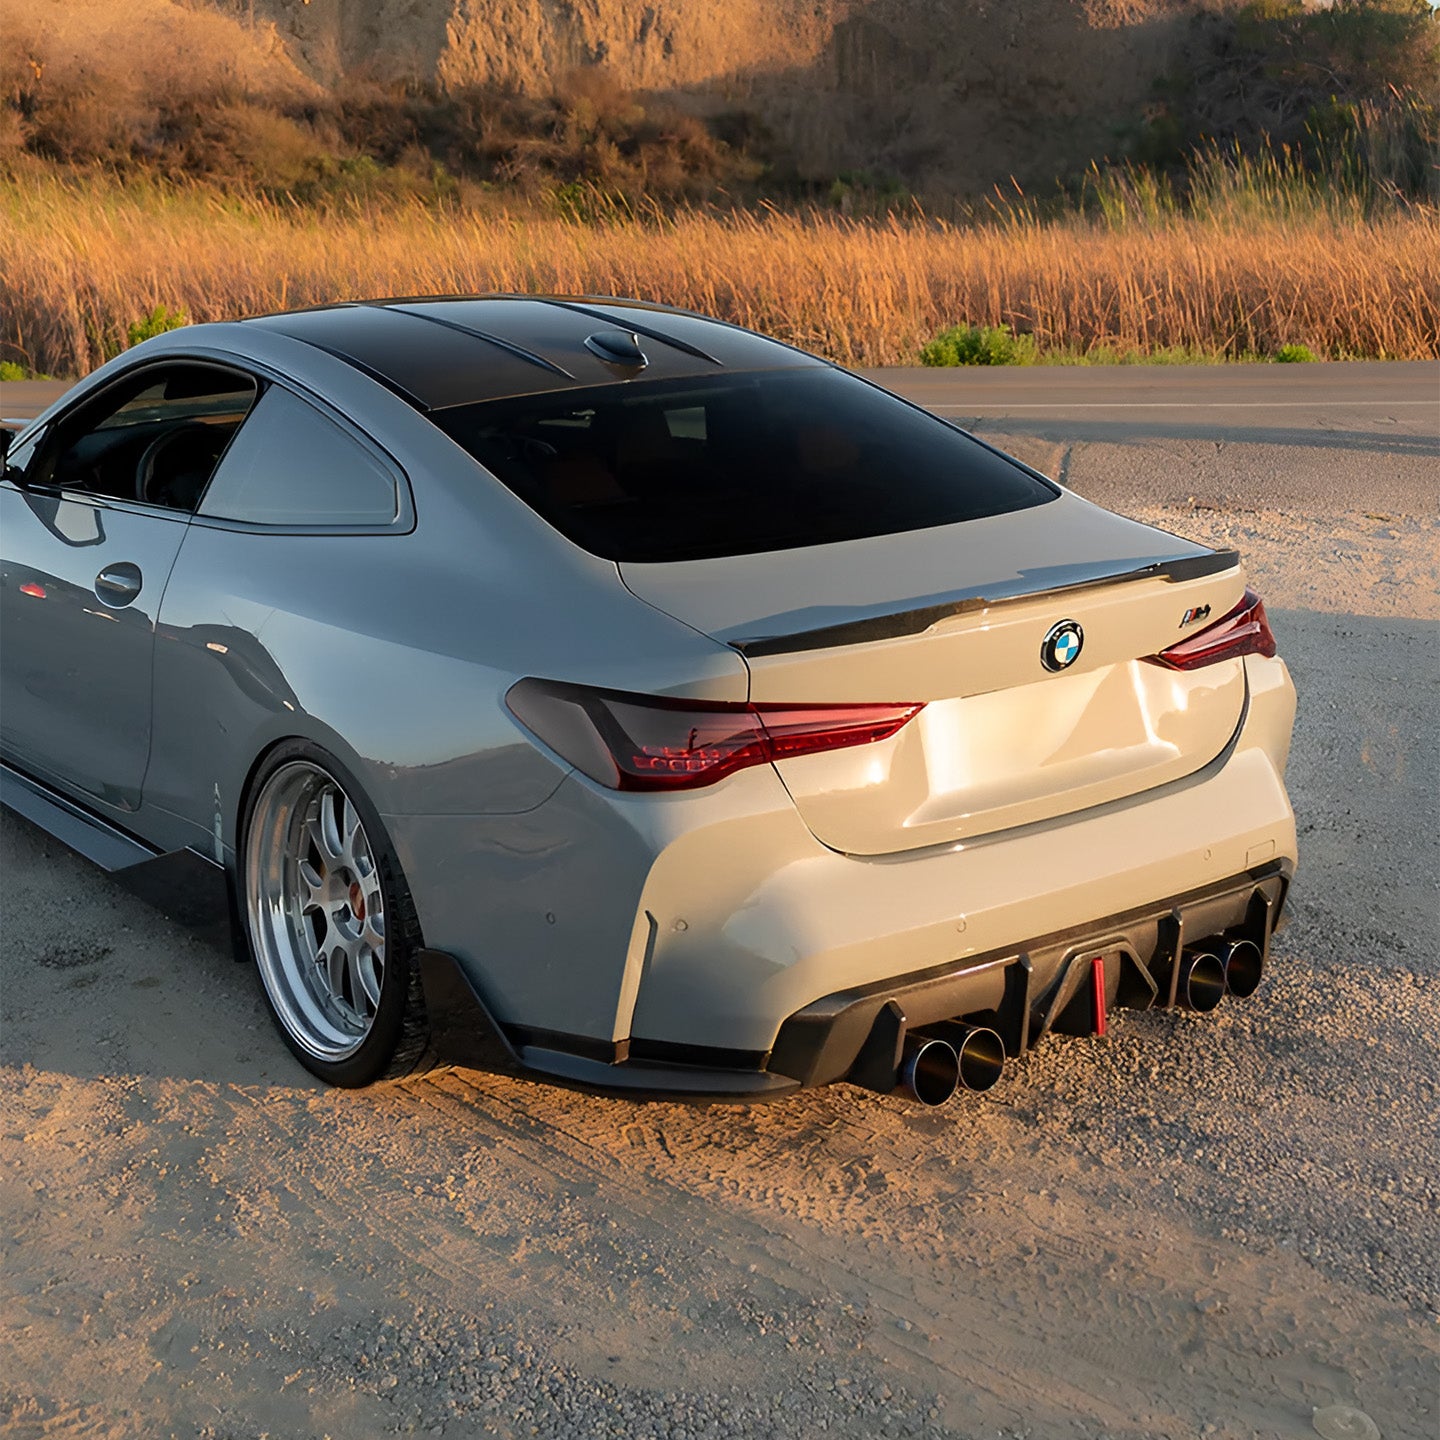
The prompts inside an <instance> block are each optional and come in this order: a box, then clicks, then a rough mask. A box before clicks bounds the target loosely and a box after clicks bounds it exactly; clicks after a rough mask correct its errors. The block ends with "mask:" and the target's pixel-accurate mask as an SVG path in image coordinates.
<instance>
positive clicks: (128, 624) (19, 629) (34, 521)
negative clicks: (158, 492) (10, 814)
mask: <svg viewBox="0 0 1440 1440" xmlns="http://www.w3.org/2000/svg"><path fill="white" fill-rule="evenodd" d="M0 531H3V534H4V537H5V539H4V575H3V577H0V626H3V628H4V635H5V641H4V649H5V671H6V684H5V699H4V705H3V707H0V714H3V721H0V725H3V735H4V746H5V749H6V751H7V752H8V753H9V754H11V755H13V756H14V757H15V759H16V760H18V761H19V762H20V763H22V764H23V765H25V766H26V767H27V768H29V769H31V770H33V771H34V772H36V773H37V774H40V775H42V776H45V777H49V778H55V779H59V780H61V781H63V782H64V783H67V784H69V785H72V786H73V787H75V788H76V789H77V790H78V791H79V792H81V793H82V794H84V795H85V796H87V797H89V798H90V799H91V800H94V801H97V802H99V803H101V804H104V805H106V806H109V807H113V808H115V809H118V810H123V811H133V810H136V809H138V808H139V806H140V803H141V795H142V790H143V785H144V779H145V769H146V764H147V762H148V759H149V754H150V681H151V669H152V665H153V654H154V644H155V624H156V619H157V616H158V614H159V611H160V606H161V599H162V597H163V596H164V593H165V586H166V583H167V581H168V580H169V577H170V570H171V567H172V565H173V564H174V562H175V557H176V555H177V554H178V553H179V550H180V545H181V541H182V540H183V539H184V536H185V522H184V517H183V516H180V517H177V516H171V515H164V514H157V513H155V512H154V511H147V510H146V509H144V508H143V507H138V506H136V507H131V506H126V505H123V504H107V503H103V502H101V501H98V500H94V499H90V498H87V497H79V496H72V495H69V494H61V495H54V494H50V495H40V494H30V493H26V492H24V491H20V490H17V489H15V488H14V487H13V486H9V485H4V486H0ZM106 573H111V574H116V575H121V576H130V577H133V582H134V583H135V584H136V585H138V590H137V591H136V593H135V595H134V597H133V598H132V599H124V598H123V597H120V598H117V597H116V596H115V595H113V594H109V593H106V591H105V590H104V587H103V582H101V581H100V577H101V575H102V574H106ZM97 587H98V588H97Z"/></svg>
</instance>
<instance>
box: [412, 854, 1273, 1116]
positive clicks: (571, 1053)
mask: <svg viewBox="0 0 1440 1440" xmlns="http://www.w3.org/2000/svg"><path fill="white" fill-rule="evenodd" d="M1293 872H1294V866H1293V864H1291V862H1289V861H1288V860H1286V861H1272V862H1271V863H1269V864H1267V865H1264V866H1260V867H1258V868H1257V869H1255V870H1254V871H1251V872H1247V873H1246V874H1243V875H1237V876H1233V877H1231V878H1229V879H1228V880H1225V881H1222V882H1221V883H1219V884H1218V885H1214V886H1209V887H1206V888H1204V889H1201V890H1198V891H1195V892H1192V893H1190V894H1187V895H1180V896H1176V897H1174V898H1173V899H1172V900H1167V901H1164V902H1161V903H1159V904H1155V905H1149V906H1142V907H1139V908H1137V909H1135V910H1132V911H1130V912H1128V913H1126V914H1122V915H1111V916H1106V917H1104V918H1103V919H1100V920H1097V921H1095V922H1092V923H1091V924H1090V925H1088V926H1085V927H1082V928H1081V929H1078V930H1075V931H1069V932H1060V933H1056V934H1051V935H1044V936H1039V937H1037V938H1036V939H1034V940H1030V941H1027V942H1025V943H1024V944H1022V945H1018V946H1012V947H1010V948H1008V949H1005V950H1001V951H997V952H995V953H993V954H985V955H977V956H971V957H968V958H966V959H964V960H957V961H954V962H951V963H948V964H945V965H940V966H937V967H935V968H934V969H931V970H924V971H919V972H916V973H914V974H909V975H900V976H895V977H893V978H889V979H885V980H880V981H874V982H872V983H870V984H868V985H862V986H858V987H855V988H853V989H850V990H842V991H838V992H836V993H834V994H831V995H826V996H823V997H822V998H821V999H819V1000H815V1001H812V1002H811V1003H810V1004H809V1005H806V1006H805V1007H804V1008H803V1009H801V1010H799V1011H797V1012H796V1013H795V1014H793V1015H791V1016H789V1017H788V1018H787V1019H786V1020H785V1021H784V1023H783V1024H782V1025H781V1026H780V1030H779V1034H778V1035H777V1037H776V1040H775V1044H774V1045H773V1047H771V1049H769V1050H768V1051H746V1050H727V1049H722V1048H720V1047H717V1046H713V1045H686V1044H677V1043H674V1042H660V1041H646V1040H638V1041H637V1040H633V1039H632V1040H629V1041H622V1042H612V1043H609V1044H606V1043H604V1042H597V1041H587V1040H584V1039H583V1037H579V1036H565V1035H557V1034H554V1033H553V1032H547V1031H537V1030H534V1029H531V1028H528V1027H525V1026H506V1025H502V1024H500V1023H498V1022H497V1021H495V1019H494V1018H493V1017H492V1016H491V1015H490V1014H489V1013H488V1011H487V1010H486V1009H485V1007H484V1003H483V1001H481V1000H480V998H479V996H478V995H477V994H476V993H475V992H474V990H473V988H471V987H468V986H467V985H466V984H465V983H464V971H463V970H462V969H461V968H460V967H459V966H458V965H457V964H456V963H455V962H454V960H453V958H452V957H449V956H447V955H444V954H443V953H441V952H436V951H427V952H425V953H424V957H423V961H422V964H423V974H424V978H425V990H426V999H427V1003H428V1004H429V1006H430V1008H431V1011H432V1013H436V1012H441V1013H443V1014H444V1015H445V1017H446V1026H447V1028H445V1029H443V1030H442V1032H441V1035H440V1039H439V1044H440V1048H441V1050H442V1052H443V1053H444V1055H445V1058H446V1059H447V1060H449V1061H450V1062H451V1063H465V1062H466V1061H467V1060H469V1061H470V1062H471V1063H482V1064H483V1063H485V1060H486V1058H487V1057H486V1056H485V1055H484V1054H483V1052H481V1051H480V1050H477V1049H476V1041H477V1039H480V1040H481V1043H482V1044H483V1043H484V1040H485V1039H490V1038H493V1039H498V1040H499V1041H500V1043H501V1044H502V1045H503V1047H504V1048H505V1050H507V1051H508V1052H509V1055H510V1057H511V1058H512V1059H513V1060H514V1061H515V1062H517V1063H518V1064H519V1065H521V1066H522V1067H524V1068H525V1069H528V1070H534V1071H537V1072H539V1073H541V1074H544V1075H546V1076H548V1077H549V1078H551V1079H554V1080H559V1081H562V1082H565V1083H569V1084H574V1085H580V1086H584V1087H586V1088H587V1089H602V1090H613V1091H619V1092H628V1093H632V1094H633V1093H640V1094H646V1095H652V1096H654V1095H667V1096H672V1097H676V1098H688V1099H697V1100H699V1099H727V1100H744V1101H755V1100H768V1099H773V1098H776V1097H778V1096H780V1095H783V1094H786V1093H788V1092H789V1091H792V1090H795V1089H798V1088H800V1087H802V1086H814V1085H826V1084H830V1083H832V1082H833V1081H836V1080H853V1081H855V1082H856V1083H858V1084H863V1085H866V1086H868V1087H869V1088H872V1089H876V1090H880V1091H888V1090H889V1089H891V1088H892V1086H893V1082H894V1077H895V1067H896V1060H897V1057H898V1055H899V1053H900V1047H901V1046H902V1044H903V1042H904V1038H905V1035H906V1033H907V1031H909V1030H914V1029H920V1028H923V1027H925V1026H929V1025H934V1024H937V1023H939V1022H941V1021H944V1020H952V1019H959V1018H962V1017H964V1018H966V1019H968V1020H970V1021H971V1022H972V1023H976V1024H983V1025H986V1026H990V1027H993V1028H994V1029H996V1030H997V1031H998V1032H999V1034H1000V1035H1001V1037H1002V1039H1003V1040H1004V1042H1005V1051H1006V1054H1007V1056H1009V1057H1010V1058H1014V1057H1015V1056H1017V1055H1020V1054H1023V1053H1024V1052H1025V1051H1026V1050H1027V1049H1029V1048H1030V1047H1031V1046H1033V1045H1034V1044H1035V1043H1036V1042H1037V1041H1038V1040H1039V1039H1040V1038H1042V1037H1043V1036H1044V1035H1045V1034H1047V1033H1048V1032H1049V1031H1051V1030H1057V1031H1062V1032H1065V1033H1087V1032H1088V1031H1089V1030H1090V1029H1091V1028H1092V1011H1091V1009H1090V1007H1091V1005H1092V1004H1093V1000H1092V991H1091V989H1090V986H1089V985H1088V984H1087V983H1086V982H1087V981H1089V980H1090V978H1091V975H1092V967H1093V964H1094V962H1095V960H1096V959H1099V961H1100V963H1101V967H1102V973H1103V975H1104V985H1105V995H1106V1004H1107V1006H1108V1007H1111V1008H1126V1009H1150V1008H1166V1007H1169V1006H1172V1005H1174V1004H1175V999H1176V997H1175V984H1176V977H1177V976H1178V974H1179V965H1178V961H1179V957H1180V955H1181V952H1182V951H1183V950H1184V949H1185V948H1186V947H1187V946H1189V945H1192V944H1194V943H1196V942H1197V941H1200V940H1209V939H1212V938H1213V937H1217V936H1224V937H1225V938H1226V939H1228V940H1238V939H1248V940H1252V941H1253V942H1254V943H1255V944H1256V945H1258V946H1259V948H1260V950H1261V953H1262V956H1263V957H1264V958H1265V960H1266V961H1268V958H1269V946H1270V939H1271V937H1272V936H1273V935H1274V934H1275V932H1276V930H1277V929H1278V928H1279V926H1280V923H1281V920H1282V916H1283V911H1284V904H1285V897H1286V894H1287V893H1288V890H1289V885H1290V879H1291V876H1292V875H1293ZM1037 976H1039V977H1048V978H1046V979H1043V980H1042V979H1037Z"/></svg>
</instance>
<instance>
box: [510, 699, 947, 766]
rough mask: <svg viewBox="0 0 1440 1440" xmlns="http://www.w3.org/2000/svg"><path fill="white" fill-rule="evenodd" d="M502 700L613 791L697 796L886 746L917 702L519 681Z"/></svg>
mask: <svg viewBox="0 0 1440 1440" xmlns="http://www.w3.org/2000/svg"><path fill="white" fill-rule="evenodd" d="M505 703H506V704H507V705H508V706H509V707H510V710H511V713H512V714H513V715H514V716H515V718H516V719H517V720H519V721H520V723H521V724H522V725H524V726H525V727H526V728H527V729H528V730H532V731H534V733H535V734H536V735H538V736H539V737H540V738H541V739H542V740H543V741H544V742H545V743H546V744H547V745H548V746H549V747H550V748H551V749H552V750H554V751H556V752H557V753H558V754H560V755H562V756H564V758H565V759H566V760H568V761H569V762H570V763H571V764H572V765H574V766H575V768H576V769H577V770H580V771H583V772H584V773H585V774H586V775H588V776H589V777H590V778H591V779H592V780H597V781H599V783H600V784H602V785H608V786H609V787H610V788H611V789H612V790H694V789H698V788H699V787H700V786H702V785H713V784H714V783H715V782H716V781H717V780H721V779H723V778H724V777H725V776H726V775H731V774H733V773H734V772H735V771H736V770H743V769H745V768H746V766H749V765H763V764H765V763H766V762H767V761H769V760H787V759H790V758H792V757H793V756H796V755H809V754H813V753H815V752H817V751H821V750H841V749H844V748H845V747H847V746H850V745H869V744H871V743H872V742H874V741H876V740H886V739H888V738H889V737H890V736H891V735H893V734H895V732H896V731H897V730H899V729H900V727H901V726H902V725H904V724H905V723H906V721H908V720H910V719H911V718H913V717H914V716H915V715H916V714H918V713H919V711H920V710H922V709H923V708H924V707H923V706H921V705H744V704H735V703H723V702H718V701H716V702H707V701H696V700H665V699H659V698H654V697H651V696H645V695H626V694H622V693H620V692H618V691H614V690H591V689H588V688H586V687H585V686H582V685H563V684H558V683H552V682H550V681H545V680H521V681H519V682H518V683H516V684H515V685H512V686H511V687H510V691H509V693H508V694H507V695H506V696H505Z"/></svg>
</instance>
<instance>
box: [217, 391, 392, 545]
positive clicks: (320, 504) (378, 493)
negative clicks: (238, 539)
mask: <svg viewBox="0 0 1440 1440" xmlns="http://www.w3.org/2000/svg"><path fill="white" fill-rule="evenodd" d="M399 510H400V504H399V491H398V489H397V483H396V479H395V476H394V474H393V473H391V471H390V470H389V469H387V468H386V466H385V465H384V463H383V462H382V461H381V460H380V459H379V457H378V456H376V455H373V454H372V453H371V452H370V451H369V450H368V449H367V448H366V447H365V446H364V445H362V444H361V443H360V442H359V441H358V440H356V439H354V438H352V437H351V436H350V435H348V434H347V433H346V432H345V431H344V430H342V429H341V428H340V426H338V425H337V424H335V423H334V422H333V421H331V420H328V419H326V417H325V416H324V415H322V414H321V413H320V412H319V411H318V410H316V409H315V408H314V406H312V405H308V404H306V402H305V401H303V400H301V399H299V398H298V397H297V396H295V395H292V394H291V393H290V392H289V391H288V390H282V389H281V388H280V387H279V386H272V387H271V388H270V389H269V390H267V391H266V392H265V394H264V396H263V397H262V398H261V401H260V403H259V404H258V405H257V406H256V407H255V414H254V416H253V417H252V419H251V422H250V423H249V424H248V425H246V426H245V428H244V429H243V430H242V431H241V432H240V434H239V435H238V436H236V438H235V443H234V445H232V446H231V447H230V450H229V452H228V453H227V454H226V456H225V463H224V464H223V465H221V467H220V469H219V471H218V472H217V473H216V475H215V479H214V481H213V482H212V483H211V486H210V489H209V490H208V491H207V492H206V495H205V500H204V503H203V504H202V505H201V506H200V514H201V515H202V516H205V517H207V518H209V519H213V520H241V521H244V522H246V523H247V524H251V525H287V526H294V525H307V526H308V525H388V524H389V523H390V522H391V521H392V520H394V519H395V517H396V516H397V515H398V514H399Z"/></svg>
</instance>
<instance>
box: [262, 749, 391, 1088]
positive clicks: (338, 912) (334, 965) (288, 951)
mask: <svg viewBox="0 0 1440 1440" xmlns="http://www.w3.org/2000/svg"><path fill="white" fill-rule="evenodd" d="M245 892H246V893H245V901H246V906H247V909H248V912H249V922H250V934H251V938H252V941H253V944H254V949H255V958H256V961H257V962H258V964H259V967H260V974H261V978H262V979H263V981H264V983H265V989H266V991H267V993H268V994H269V997H270V1002H271V1004H272V1005H273V1006H274V1008H275V1013H276V1015H277V1016H278V1017H279V1019H280V1021H281V1023H282V1024H283V1025H284V1026H285V1028H286V1029H287V1030H288V1031H289V1033H290V1035H291V1036H292V1037H293V1039H294V1040H295V1042H296V1043H297V1044H298V1045H299V1046H300V1047H301V1048H302V1049H303V1050H305V1051H306V1052H307V1053H308V1054H310V1055H313V1056H314V1057H315V1058H316V1059H317V1060H321V1061H328V1062H335V1061H339V1060H344V1059H346V1058H348V1057H349V1056H351V1055H353V1054H354V1053H355V1052H356V1051H357V1050H358V1049H359V1048H360V1046H361V1045H362V1044H363V1043H364V1041H365V1038H366V1036H368V1035H369V1033H370V1030H371V1027H372V1026H373V1025H374V1023H375V1016H376V1012H377V1011H378V1009H379V1007H380V994H381V989H382V987H383V985H384V982H385V896H384V889H383V887H382V884H381V877H380V870H379V867H378V865H377V864H376V859H375V851H374V850H373V848H372V847H371V843H370V840H369V838H368V837H367V836H366V834H365V826H364V823H363V822H362V820H361V818H360V813H359V811H358V810H357V809H356V808H355V805H354V802H353V801H352V800H351V799H350V797H349V796H348V795H346V793H345V791H344V789H343V788H342V787H341V785H340V784H339V782H338V781H337V780H336V779H335V777H334V776H333V775H330V774H329V773H328V772H327V771H325V770H324V769H322V768H321V767H320V766H319V765H318V764H315V763H314V762H312V761H309V760H292V761H290V762H288V763H286V764H284V765H281V766H280V767H279V769H277V770H276V771H275V772H274V773H273V774H272V775H270V776H269V778H268V779H266V781H265V783H264V785H263V787H262V788H261V790H260V793H259V794H258V795H257V796H256V799H255V805H254V808H253V810H252V812H251V820H250V826H249V831H248V834H247V836H246V842H245Z"/></svg>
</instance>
